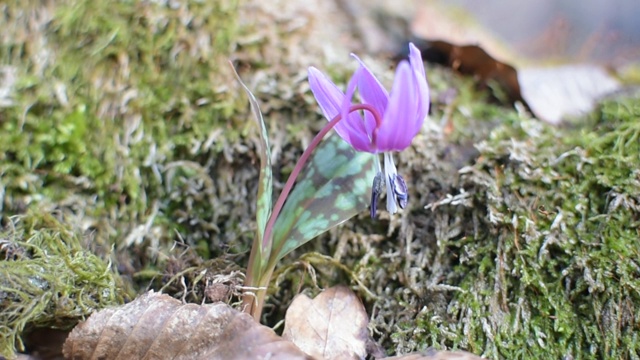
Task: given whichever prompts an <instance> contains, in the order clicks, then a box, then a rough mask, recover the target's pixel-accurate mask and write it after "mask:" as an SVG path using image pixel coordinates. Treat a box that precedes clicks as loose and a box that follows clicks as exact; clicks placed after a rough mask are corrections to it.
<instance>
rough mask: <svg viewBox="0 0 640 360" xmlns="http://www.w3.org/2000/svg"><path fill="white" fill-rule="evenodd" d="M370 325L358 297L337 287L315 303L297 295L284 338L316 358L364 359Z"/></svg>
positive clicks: (285, 321)
mask: <svg viewBox="0 0 640 360" xmlns="http://www.w3.org/2000/svg"><path fill="white" fill-rule="evenodd" d="M368 323H369V318H368V316H367V312H366V311H365V309H364V306H363V305H362V302H361V301H360V299H358V297H357V296H356V294H354V293H353V291H351V290H350V289H349V288H347V287H345V286H336V287H332V288H330V289H327V290H325V291H323V292H322V293H320V295H318V296H316V298H315V299H313V300H311V299H310V298H309V297H308V296H306V295H304V294H300V295H298V296H297V297H296V298H295V299H294V300H293V302H292V303H291V306H289V309H288V310H287V314H286V316H285V320H284V332H283V334H282V337H283V338H285V339H287V340H290V341H291V342H293V343H294V344H295V345H297V346H298V347H299V348H300V349H301V350H302V351H304V352H305V353H307V354H309V355H310V356H312V357H314V358H321V359H364V357H365V356H366V355H367V351H366V343H367V340H368V338H369V335H368V330H367V325H368Z"/></svg>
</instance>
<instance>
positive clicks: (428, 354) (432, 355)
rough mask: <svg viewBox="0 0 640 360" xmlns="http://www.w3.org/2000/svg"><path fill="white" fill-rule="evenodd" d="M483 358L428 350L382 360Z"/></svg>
mask: <svg viewBox="0 0 640 360" xmlns="http://www.w3.org/2000/svg"><path fill="white" fill-rule="evenodd" d="M482 359H483V358H481V357H479V356H476V355H473V354H472V353H468V352H464V351H437V350H434V349H428V350H426V351H424V352H421V353H413V354H406V355H400V356H392V357H387V358H384V359H383V360H482Z"/></svg>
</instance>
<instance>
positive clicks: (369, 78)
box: [351, 54, 389, 134]
mask: <svg viewBox="0 0 640 360" xmlns="http://www.w3.org/2000/svg"><path fill="white" fill-rule="evenodd" d="M351 56H353V57H354V58H355V59H356V60H358V62H359V63H360V67H359V68H358V70H357V71H356V73H355V75H354V76H357V78H358V92H359V93H360V98H361V99H362V102H363V103H365V104H369V105H371V106H373V107H374V108H375V109H376V110H377V111H378V114H379V115H380V116H382V115H383V114H384V112H385V111H386V109H387V104H388V102H389V93H388V92H387V89H385V88H384V86H382V84H381V83H380V81H379V80H378V78H376V77H375V75H373V73H372V72H371V70H369V68H368V67H367V65H365V64H364V62H362V60H360V58H359V57H358V56H356V55H355V54H351ZM366 119H367V117H365V120H366ZM369 119H370V120H372V121H373V122H372V121H365V126H366V128H367V132H368V133H369V134H371V133H372V132H373V129H374V128H375V127H376V123H375V120H374V118H373V116H369Z"/></svg>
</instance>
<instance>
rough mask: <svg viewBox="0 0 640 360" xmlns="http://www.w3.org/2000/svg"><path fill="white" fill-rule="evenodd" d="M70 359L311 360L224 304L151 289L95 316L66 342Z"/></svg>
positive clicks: (77, 329) (245, 315) (291, 345)
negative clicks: (187, 300)
mask: <svg viewBox="0 0 640 360" xmlns="http://www.w3.org/2000/svg"><path fill="white" fill-rule="evenodd" d="M63 353H64V356H65V358H66V359H74V360H82V359H127V360H133V359H158V360H161V359H185V360H187V359H287V360H288V359H309V357H308V356H306V355H305V354H304V353H303V352H302V351H300V349H298V348H296V346H295V345H293V344H292V343H290V342H288V341H285V340H283V339H282V338H280V337H279V336H277V335H276V334H275V333H274V332H273V330H271V329H270V328H268V327H266V326H263V325H260V324H258V323H256V322H255V321H254V320H253V319H252V318H251V317H250V316H249V315H247V314H245V313H241V312H238V311H237V310H234V309H233V308H231V307H230V306H229V305H227V304H224V303H216V304H205V305H197V304H183V303H182V302H180V301H178V300H176V299H174V298H172V297H170V296H167V295H163V294H158V293H154V292H153V291H151V292H148V293H146V294H144V295H142V296H140V297H139V298H137V299H136V300H134V301H133V302H131V303H129V304H126V305H123V306H121V307H118V308H112V309H105V310H102V311H99V312H97V313H95V314H93V315H92V316H91V317H90V318H89V319H88V320H87V321H85V322H84V323H81V324H79V325H78V326H76V327H75V329H73V331H72V332H71V334H70V335H69V338H68V339H67V341H66V342H65V344H64V347H63Z"/></svg>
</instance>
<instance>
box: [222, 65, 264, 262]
mask: <svg viewBox="0 0 640 360" xmlns="http://www.w3.org/2000/svg"><path fill="white" fill-rule="evenodd" d="M231 67H232V68H233V72H234V74H235V75H236V78H237V79H238V82H239V83H240V85H242V88H243V89H244V91H245V92H246V93H247V96H248V97H249V103H250V104H251V112H252V113H253V117H254V119H255V120H256V122H257V124H258V129H259V134H260V148H259V149H258V154H259V155H260V178H259V179H258V205H257V209H256V222H257V225H258V231H257V235H256V236H257V238H256V241H254V243H253V244H254V245H253V246H261V245H262V238H263V237H264V229H265V227H266V225H267V221H268V220H269V216H271V205H272V204H271V203H272V191H273V185H272V184H273V175H272V172H271V149H270V148H269V137H268V136H267V127H266V125H265V123H264V118H263V117H262V113H261V112H260V106H259V105H258V100H257V99H256V98H255V96H253V94H252V93H251V91H250V90H249V88H248V87H247V86H246V85H245V84H244V83H243V82H242V79H240V76H239V75H238V73H237V72H236V70H235V68H234V67H233V65H232V66H231ZM260 250H261V251H260V254H261V255H262V258H263V259H266V258H267V257H268V256H269V251H270V248H269V249H260ZM265 251H266V253H265Z"/></svg>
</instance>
